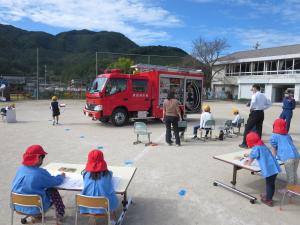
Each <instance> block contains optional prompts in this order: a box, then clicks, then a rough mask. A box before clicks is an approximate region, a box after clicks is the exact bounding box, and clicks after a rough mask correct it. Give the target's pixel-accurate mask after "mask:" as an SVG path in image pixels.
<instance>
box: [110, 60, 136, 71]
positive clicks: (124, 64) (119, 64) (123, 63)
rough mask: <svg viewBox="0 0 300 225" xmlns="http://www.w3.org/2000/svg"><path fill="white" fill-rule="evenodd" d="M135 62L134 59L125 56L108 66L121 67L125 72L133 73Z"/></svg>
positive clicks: (112, 67) (111, 67)
mask: <svg viewBox="0 0 300 225" xmlns="http://www.w3.org/2000/svg"><path fill="white" fill-rule="evenodd" d="M133 64H134V61H133V60H131V59H129V58H125V57H121V58H118V59H117V61H115V62H114V63H112V64H110V65H109V67H108V68H110V69H120V70H122V72H123V73H131V68H130V67H131V66H132V65H133Z"/></svg>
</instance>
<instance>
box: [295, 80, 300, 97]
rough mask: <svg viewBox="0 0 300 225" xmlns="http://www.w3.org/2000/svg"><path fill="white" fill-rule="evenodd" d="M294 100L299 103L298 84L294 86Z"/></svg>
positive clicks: (299, 88)
mask: <svg viewBox="0 0 300 225" xmlns="http://www.w3.org/2000/svg"><path fill="white" fill-rule="evenodd" d="M294 98H295V100H296V101H300V84H296V85H295V92H294Z"/></svg>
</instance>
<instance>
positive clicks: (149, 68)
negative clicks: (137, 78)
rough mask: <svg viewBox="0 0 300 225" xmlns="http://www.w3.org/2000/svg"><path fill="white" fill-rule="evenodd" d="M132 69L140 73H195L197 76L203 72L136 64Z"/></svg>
mask: <svg viewBox="0 0 300 225" xmlns="http://www.w3.org/2000/svg"><path fill="white" fill-rule="evenodd" d="M131 68H134V69H138V70H140V71H149V70H160V71H168V72H185V73H195V74H199V73H201V72H202V70H195V69H189V68H182V67H171V66H158V65H150V64H136V65H133V66H131Z"/></svg>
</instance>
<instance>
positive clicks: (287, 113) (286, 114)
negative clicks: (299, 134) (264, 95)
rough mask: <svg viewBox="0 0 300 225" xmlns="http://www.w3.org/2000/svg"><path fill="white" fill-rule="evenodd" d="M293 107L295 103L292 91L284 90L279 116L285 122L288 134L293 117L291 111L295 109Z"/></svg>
mask: <svg viewBox="0 0 300 225" xmlns="http://www.w3.org/2000/svg"><path fill="white" fill-rule="evenodd" d="M295 107H296V101H295V99H294V96H293V93H292V91H291V90H286V91H285V93H284V98H283V102H282V113H281V115H280V118H281V119H284V120H285V121H286V129H287V131H288V132H289V129H290V123H291V120H292V117H293V110H294V109H295Z"/></svg>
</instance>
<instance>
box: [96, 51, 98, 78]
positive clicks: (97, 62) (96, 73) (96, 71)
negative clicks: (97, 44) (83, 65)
mask: <svg viewBox="0 0 300 225" xmlns="http://www.w3.org/2000/svg"><path fill="white" fill-rule="evenodd" d="M97 53H98V52H96V77H97V75H98V54H97Z"/></svg>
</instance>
